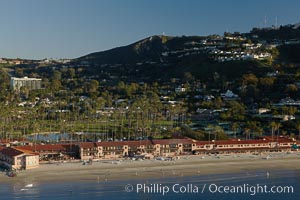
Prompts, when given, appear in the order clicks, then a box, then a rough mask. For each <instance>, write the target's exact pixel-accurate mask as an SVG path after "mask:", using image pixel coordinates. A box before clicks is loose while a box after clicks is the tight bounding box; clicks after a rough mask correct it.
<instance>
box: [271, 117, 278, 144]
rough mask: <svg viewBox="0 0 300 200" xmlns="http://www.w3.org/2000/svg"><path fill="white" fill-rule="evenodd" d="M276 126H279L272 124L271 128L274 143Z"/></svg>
mask: <svg viewBox="0 0 300 200" xmlns="http://www.w3.org/2000/svg"><path fill="white" fill-rule="evenodd" d="M276 126H277V124H276V122H271V123H270V127H271V129H272V142H273V140H274V132H275V130H276Z"/></svg>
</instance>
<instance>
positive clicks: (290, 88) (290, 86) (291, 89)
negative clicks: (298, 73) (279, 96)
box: [285, 84, 298, 96]
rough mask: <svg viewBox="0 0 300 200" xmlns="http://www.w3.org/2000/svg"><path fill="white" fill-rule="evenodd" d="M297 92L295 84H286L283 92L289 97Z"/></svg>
mask: <svg viewBox="0 0 300 200" xmlns="http://www.w3.org/2000/svg"><path fill="white" fill-rule="evenodd" d="M297 91H298V88H297V86H296V85H295V84H288V85H287V86H286V88H285V92H286V93H288V94H289V95H290V96H294V95H295V93H296V92H297Z"/></svg>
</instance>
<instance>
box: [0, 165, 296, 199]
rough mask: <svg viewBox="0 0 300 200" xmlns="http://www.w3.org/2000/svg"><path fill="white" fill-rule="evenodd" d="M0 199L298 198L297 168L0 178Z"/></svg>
mask: <svg viewBox="0 0 300 200" xmlns="http://www.w3.org/2000/svg"><path fill="white" fill-rule="evenodd" d="M271 187H273V188H272V189H271ZM287 187H289V188H287ZM291 187H292V188H291ZM264 189H266V190H264ZM271 190H272V191H271ZM0 199H4V200H6V199H22V200H23V199H25V200H27V199H45V200H47V199H55V200H56V199H64V200H65V199H74V200H78V199H87V200H96V199H111V200H120V199H121V200H122V199H143V200H148V199H149V200H150V199H161V200H164V199H168V200H171V199H184V200H188V199H207V200H213V199H218V200H222V199H226V200H227V199H231V200H241V199H242V200H247V199H258V200H268V199H272V200H277V199H278V200H282V199H285V200H291V199H297V200H298V199H300V172H299V171H292V170H291V171H280V170H278V171H269V172H267V171H251V172H250V171H249V172H248V171H245V172H242V173H237V174H218V175H201V174H200V173H199V175H196V176H188V177H181V176H178V177H171V178H170V177H163V176H162V177H160V178H151V179H149V178H148V179H140V180H122V181H111V180H94V181H77V182H34V183H32V185H31V184H27V185H26V184H24V183H20V182H16V183H10V184H7V183H6V184H4V183H1V182H0Z"/></svg>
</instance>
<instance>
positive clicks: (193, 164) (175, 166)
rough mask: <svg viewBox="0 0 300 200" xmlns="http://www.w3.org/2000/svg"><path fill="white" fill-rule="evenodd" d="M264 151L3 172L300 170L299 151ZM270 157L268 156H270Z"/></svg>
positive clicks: (116, 174)
mask: <svg viewBox="0 0 300 200" xmlns="http://www.w3.org/2000/svg"><path fill="white" fill-rule="evenodd" d="M268 155H269V154H265V155H250V154H248V155H246V154H241V155H221V156H214V155H212V156H204V157H203V156H182V157H181V158H180V159H178V160H175V161H161V160H141V161H133V160H120V161H98V162H97V161H94V162H93V163H92V165H88V164H86V165H83V163H82V162H77V163H53V164H41V165H40V166H39V168H36V169H31V170H26V171H22V172H20V173H19V174H18V175H17V177H14V178H11V177H8V176H6V175H5V174H4V173H0V183H1V182H2V183H3V182H7V183H9V182H11V183H14V182H24V183H33V182H64V181H82V182H84V181H98V182H99V181H109V180H131V179H149V178H159V177H164V176H165V177H180V176H195V175H207V174H224V173H241V172H245V173H247V172H251V171H255V170H265V171H272V170H300V153H297V152H295V153H293V154H286V153H272V154H270V156H268ZM267 158H269V159H267Z"/></svg>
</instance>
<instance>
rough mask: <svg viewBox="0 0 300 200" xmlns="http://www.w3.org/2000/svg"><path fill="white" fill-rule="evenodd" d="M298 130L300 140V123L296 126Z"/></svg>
mask: <svg viewBox="0 0 300 200" xmlns="http://www.w3.org/2000/svg"><path fill="white" fill-rule="evenodd" d="M296 129H297V130H298V139H300V123H299V122H298V123H297V124H296Z"/></svg>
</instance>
